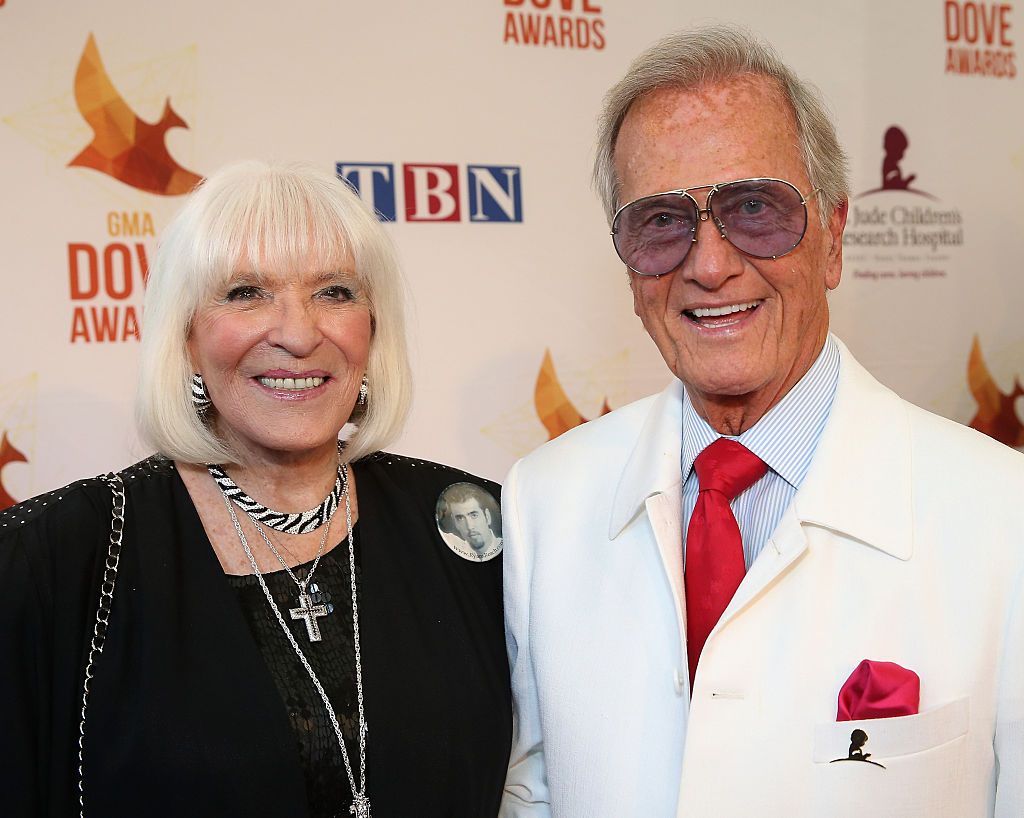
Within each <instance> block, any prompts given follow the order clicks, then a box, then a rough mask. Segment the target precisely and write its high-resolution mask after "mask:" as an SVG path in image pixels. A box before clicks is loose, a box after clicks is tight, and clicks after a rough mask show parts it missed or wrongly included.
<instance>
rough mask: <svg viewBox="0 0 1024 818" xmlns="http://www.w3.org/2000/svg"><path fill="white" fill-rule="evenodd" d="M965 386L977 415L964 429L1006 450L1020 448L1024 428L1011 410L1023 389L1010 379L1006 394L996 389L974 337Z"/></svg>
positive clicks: (1023, 437) (997, 387) (1022, 393)
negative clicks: (989, 439) (994, 441)
mask: <svg viewBox="0 0 1024 818" xmlns="http://www.w3.org/2000/svg"><path fill="white" fill-rule="evenodd" d="M967 385H968V386H969V387H970V390H971V395H973V396H974V400H975V402H976V403H977V404H978V411H977V412H975V414H974V417H973V418H971V421H970V423H968V424H967V425H968V426H970V427H971V428H972V429H977V430H978V431H979V432H983V433H984V434H986V435H988V436H989V437H991V438H994V439H995V440H998V441H999V442H1000V443H1005V444H1006V445H1007V446H1013V447H1015V448H1019V447H1024V424H1022V423H1021V422H1020V418H1019V417H1018V416H1017V409H1016V406H1015V404H1016V402H1017V398H1020V397H1022V396H1024V388H1021V385H1020V379H1019V378H1016V379H1014V382H1013V389H1011V390H1010V391H1009V392H1008V393H1007V392H1003V391H1002V390H1001V389H1000V388H999V385H998V384H997V383H996V381H995V378H993V377H992V374H991V373H990V372H989V369H988V365H987V364H986V363H985V358H984V356H983V355H982V352H981V342H980V341H979V340H978V336H977V335H975V336H974V342H973V343H972V344H971V354H970V357H969V358H968V361H967Z"/></svg>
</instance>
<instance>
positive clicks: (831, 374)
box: [681, 335, 840, 489]
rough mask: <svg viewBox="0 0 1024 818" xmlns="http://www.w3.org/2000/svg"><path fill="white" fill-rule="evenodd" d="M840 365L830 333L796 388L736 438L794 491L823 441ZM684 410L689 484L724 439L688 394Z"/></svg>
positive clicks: (684, 454) (685, 466) (683, 460)
mask: <svg viewBox="0 0 1024 818" xmlns="http://www.w3.org/2000/svg"><path fill="white" fill-rule="evenodd" d="M839 363H840V353H839V346H838V345H837V344H836V342H835V339H833V337H832V336H831V335H829V336H827V338H826V340H825V345H824V346H823V347H822V349H821V352H820V353H819V354H818V357H817V358H816V359H815V361H814V363H813V364H811V367H810V369H808V370H807V372H805V373H804V376H803V377H802V378H801V379H800V380H799V381H797V383H796V385H795V386H794V387H793V388H792V389H790V390H789V392H787V393H786V394H785V395H784V396H783V397H782V400H780V401H779V402H778V403H777V404H775V406H773V407H772V408H771V409H770V410H768V412H766V413H765V415H764V417H762V418H761V419H760V420H758V421H757V423H755V424H754V425H753V426H751V427H750V428H749V429H747V430H746V431H745V432H743V433H742V434H740V435H739V436H738V437H735V438H733V440H738V441H739V442H740V443H742V444H743V445H744V446H746V447H747V448H748V449H749V450H750V451H752V452H753V453H754V454H756V455H757V456H758V457H760V458H761V460H763V461H764V462H765V463H767V464H768V467H769V468H770V469H771V470H772V471H774V472H775V473H776V474H778V475H779V476H780V477H782V479H783V480H785V481H786V482H787V483H789V484H790V485H791V486H792V487H793V488H795V489H796V488H799V487H800V484H801V483H802V482H803V480H804V477H805V476H806V475H807V470H808V469H809V468H810V465H811V461H812V459H813V457H814V450H815V448H816V447H817V445H818V439H819V438H820V437H821V432H822V430H823V429H824V428H825V423H826V422H827V421H828V416H829V411H830V410H831V408H832V400H833V398H834V397H835V393H836V384H837V383H838V381H839ZM682 408H683V411H682V416H683V417H682V421H683V443H682V451H681V468H682V477H683V480H684V481H685V480H686V479H687V478H688V477H689V475H690V471H691V470H692V469H693V461H694V460H695V459H696V458H697V455H699V454H700V453H701V452H702V451H704V449H705V448H707V447H708V446H709V445H711V444H712V443H713V442H714V441H715V440H717V439H718V438H720V437H723V435H720V434H718V432H716V431H715V430H714V429H712V428H711V426H709V425H708V423H707V421H705V420H704V419H703V418H702V417H701V416H700V415H698V414H697V410H696V409H695V408H694V407H693V403H692V402H691V401H690V395H689V393H688V392H685V390H684V394H683V407H682Z"/></svg>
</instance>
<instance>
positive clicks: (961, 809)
mask: <svg viewBox="0 0 1024 818" xmlns="http://www.w3.org/2000/svg"><path fill="white" fill-rule="evenodd" d="M969 723H970V706H969V700H968V699H967V698H962V699H956V700H954V701H951V702H947V703H946V704H942V705H939V706H938V707H933V708H931V709H929V710H925V711H924V712H922V713H918V714H917V715H914V716H901V717H898V718H891V719H862V720H859V721H840V722H830V723H826V724H818V725H816V727H815V730H814V748H813V754H812V761H813V771H812V777H813V786H812V805H813V809H812V810H811V811H810V812H809V814H810V815H828V816H834V818H845V816H850V817H851V818H853V816H857V818H863V816H865V815H871V814H874V815H885V816H887V818H903V816H906V818H910V816H922V815H928V816H950V818H953V816H955V818H971V816H973V815H975V814H978V815H982V814H984V812H983V810H984V807H985V805H984V804H968V803H967V801H968V798H967V796H968V791H967V787H966V786H965V780H966V778H967V776H966V775H965V770H964V765H965V763H966V757H965V748H966V742H965V740H964V737H965V736H966V735H967V730H968V726H969ZM972 810H973V811H972Z"/></svg>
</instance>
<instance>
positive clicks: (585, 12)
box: [502, 0, 605, 51]
mask: <svg viewBox="0 0 1024 818" xmlns="http://www.w3.org/2000/svg"><path fill="white" fill-rule="evenodd" d="M502 2H503V4H504V7H505V9H506V11H505V29H504V34H503V36H502V42H503V43H504V44H505V45H523V46H540V47H541V48H564V49H575V50H577V51H583V50H586V49H591V50H593V51H601V50H603V49H604V47H605V37H604V18H603V17H602V9H601V6H599V5H598V4H597V3H596V2H595V0H502Z"/></svg>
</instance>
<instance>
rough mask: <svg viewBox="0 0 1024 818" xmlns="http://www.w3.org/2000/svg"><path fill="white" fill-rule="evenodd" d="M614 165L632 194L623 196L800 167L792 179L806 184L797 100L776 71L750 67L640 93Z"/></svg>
mask: <svg viewBox="0 0 1024 818" xmlns="http://www.w3.org/2000/svg"><path fill="white" fill-rule="evenodd" d="M615 168H616V173H617V175H618V178H619V180H620V182H621V183H622V185H623V193H624V194H625V195H624V196H623V197H622V199H621V200H620V202H619V203H620V204H623V203H624V202H625V201H628V200H629V199H631V198H634V197H635V196H637V195H646V194H648V193H653V192H657V190H669V189H673V188H676V187H685V186H692V185H703V184H710V183H713V182H726V181H731V180H732V179H738V178H746V177H751V176H775V177H779V178H788V177H792V176H794V175H796V174H798V175H799V177H800V178H795V179H791V181H794V182H796V183H797V184H798V186H799V185H800V184H801V182H803V177H804V176H805V173H804V169H803V160H802V156H801V154H800V149H799V145H798V139H797V131H796V123H795V120H794V116H793V113H792V109H791V106H790V105H789V103H788V101H787V100H786V97H785V96H784V94H783V93H782V90H781V88H780V87H779V85H778V83H777V82H776V81H775V80H774V79H771V78H769V77H763V76H759V75H750V74H745V75H741V76H738V77H733V78H731V79H729V80H726V81H723V82H719V83H711V84H707V85H703V86H701V87H699V88H697V89H682V88H671V87H667V88H661V89H658V90H656V91H653V92H651V93H650V94H647V95H646V96H644V97H641V98H640V99H639V100H637V102H636V103H634V104H633V106H632V107H631V108H630V109H629V112H628V113H627V114H626V117H625V119H624V120H623V123H622V127H621V129H620V131H619V136H618V139H617V140H616V150H615ZM634 185H635V186H636V187H637V189H632V188H633V187H634ZM652 187H653V188H654V189H648V188H652Z"/></svg>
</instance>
